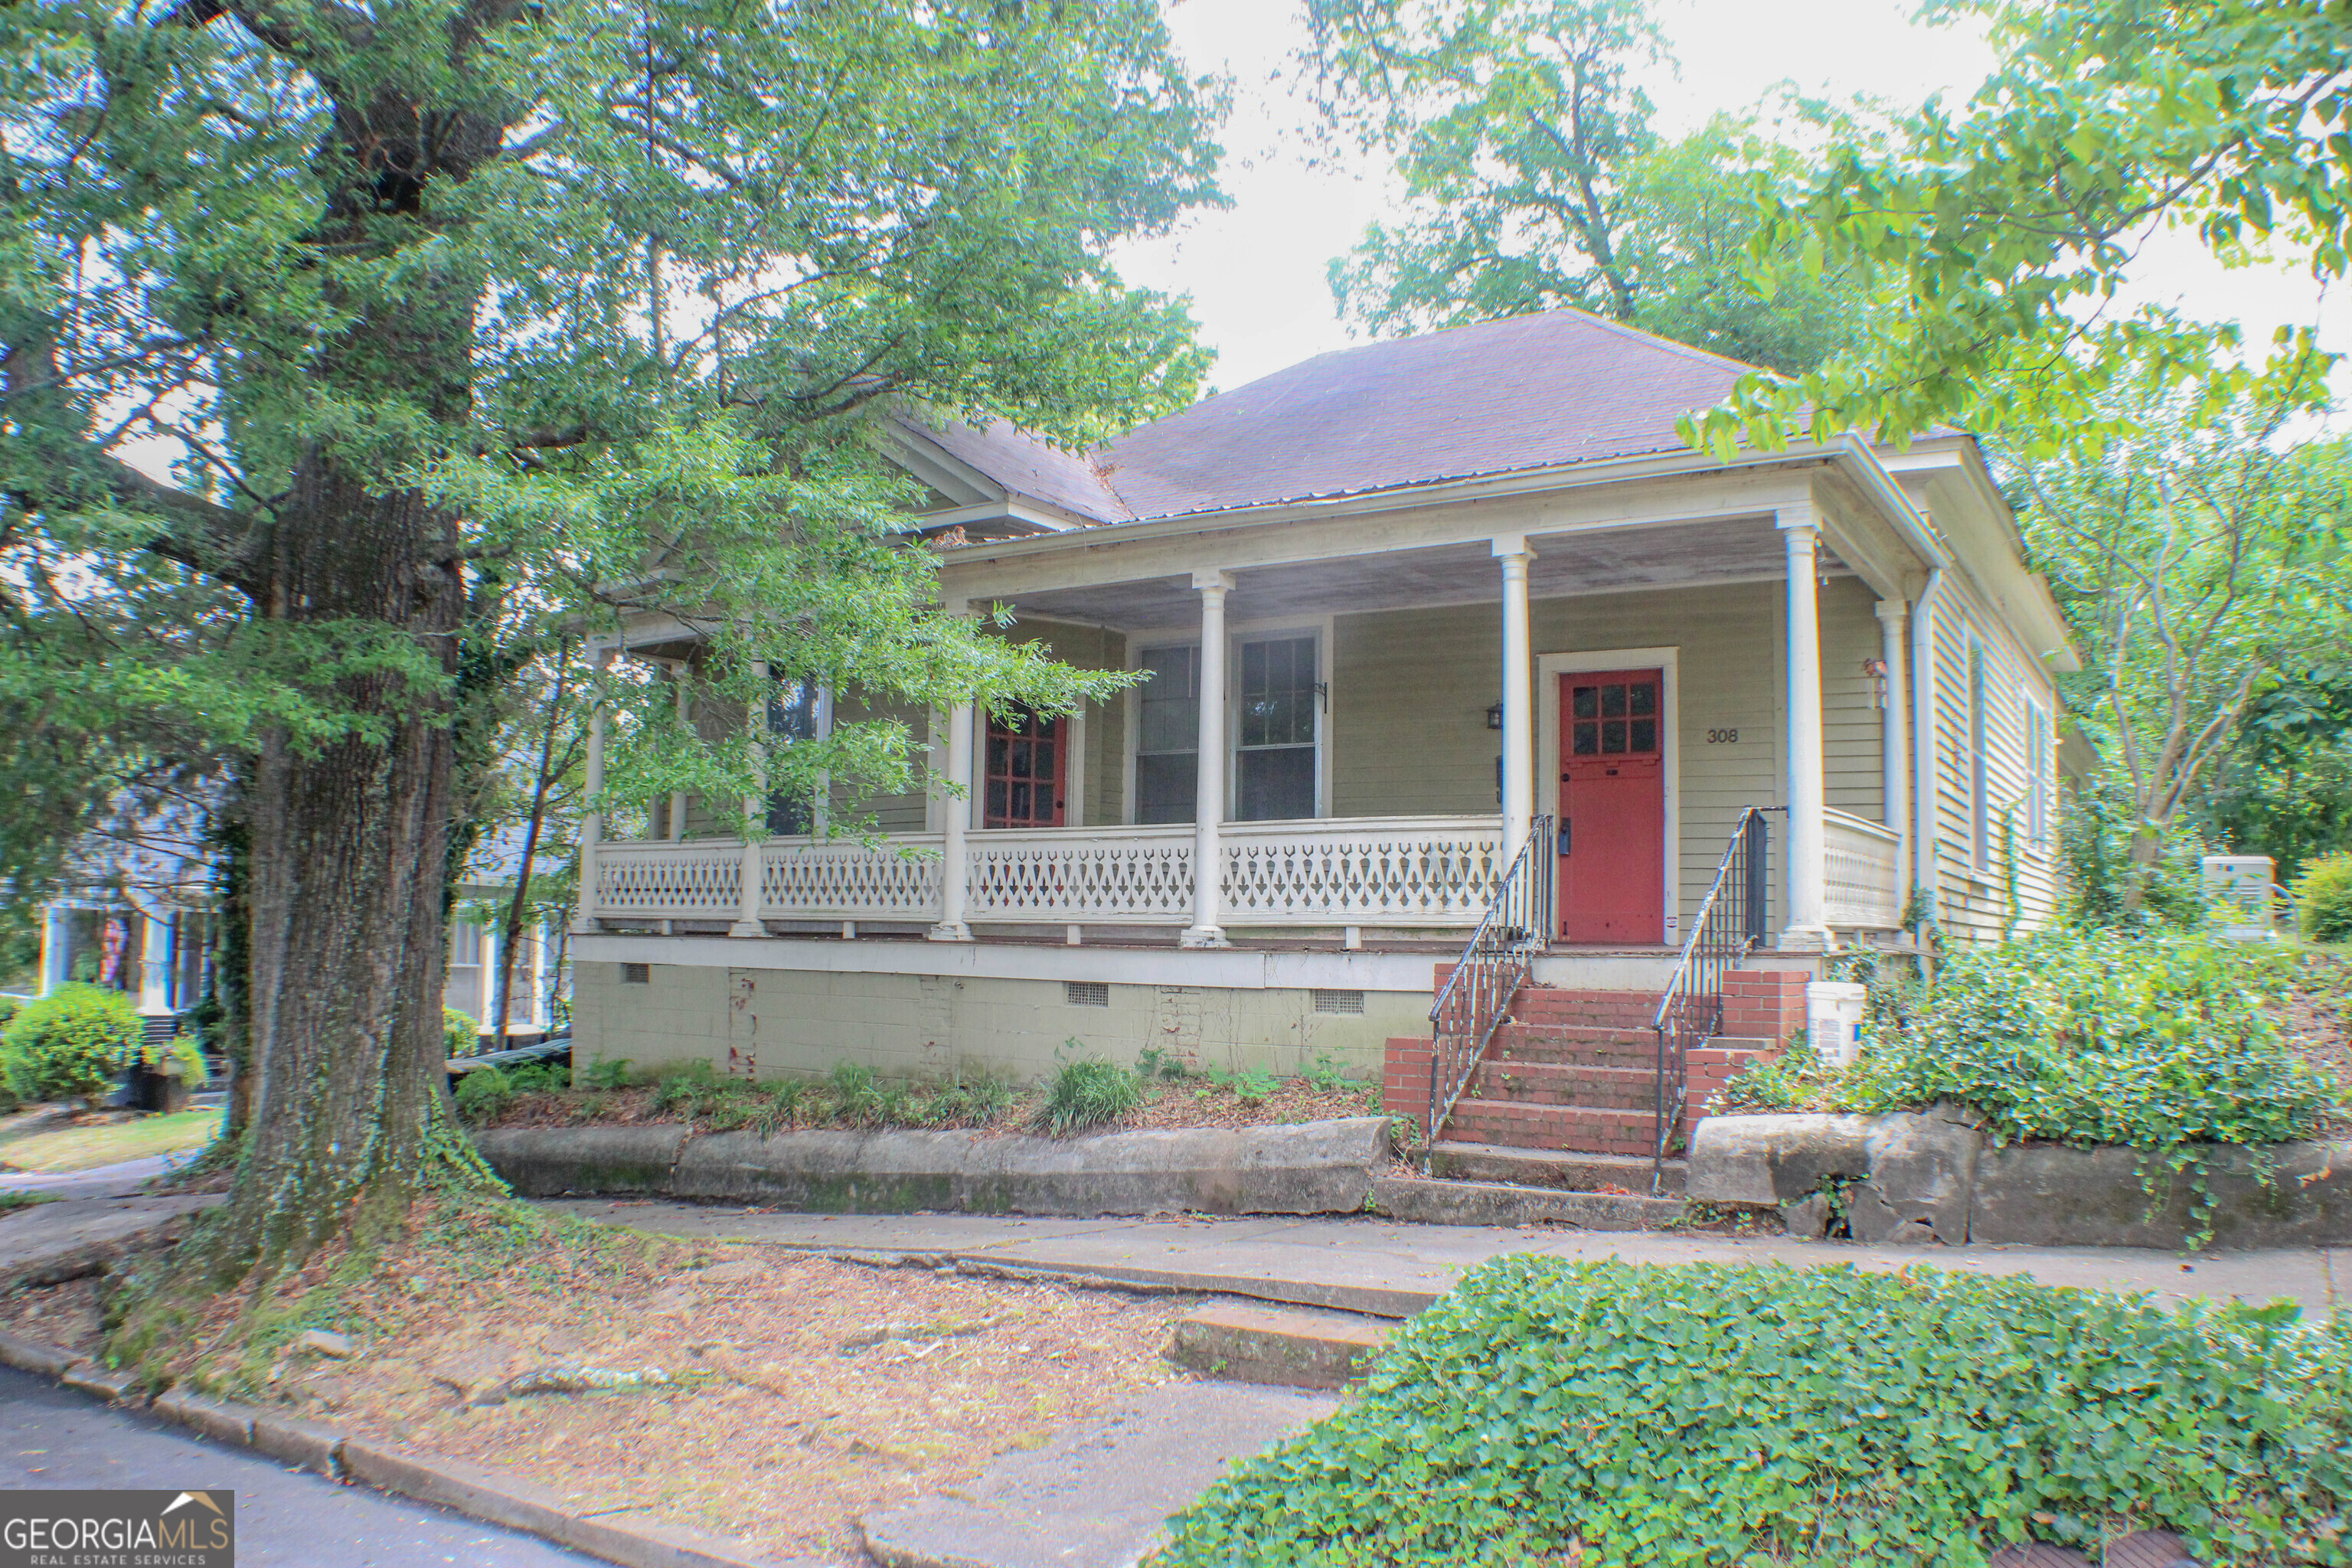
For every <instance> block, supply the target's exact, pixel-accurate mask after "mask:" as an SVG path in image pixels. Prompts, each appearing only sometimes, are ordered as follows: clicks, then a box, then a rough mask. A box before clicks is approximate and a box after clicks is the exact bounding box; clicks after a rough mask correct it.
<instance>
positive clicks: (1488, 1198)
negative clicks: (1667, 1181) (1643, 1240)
mask: <svg viewBox="0 0 2352 1568" xmlns="http://www.w3.org/2000/svg"><path fill="white" fill-rule="evenodd" d="M1689 1206H1690V1205H1687V1204H1685V1202H1684V1201H1683V1200H1682V1199H1680V1198H1651V1197H1642V1196H1638V1195H1635V1194H1630V1193H1626V1194H1619V1193H1561V1192H1550V1191H1547V1190H1545V1189H1544V1188H1541V1187H1520V1186H1512V1185H1509V1184H1506V1183H1501V1182H1460V1181H1447V1180H1445V1179H1444V1178H1442V1177H1437V1178H1431V1177H1422V1178H1414V1177H1406V1176H1382V1177H1381V1179H1380V1180H1378V1181H1376V1182H1374V1183H1373V1184H1372V1208H1373V1210H1374V1211H1375V1212H1376V1213H1379V1214H1382V1215H1387V1216H1388V1217H1389V1218H1391V1219H1400V1220H1404V1221H1406V1222H1407V1223H1409V1224H1412V1225H1499V1226H1520V1225H1571V1226H1576V1227H1577V1228H1578V1229H1579V1230H1654V1229H1656V1228H1657V1227H1658V1226H1662V1225H1664V1224H1665V1223H1666V1222H1667V1221H1668V1220H1671V1219H1675V1218H1678V1217H1679V1216H1681V1215H1684V1214H1685V1213H1686V1212H1688V1210H1689Z"/></svg>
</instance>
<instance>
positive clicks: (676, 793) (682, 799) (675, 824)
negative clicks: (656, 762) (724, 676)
mask: <svg viewBox="0 0 2352 1568" xmlns="http://www.w3.org/2000/svg"><path fill="white" fill-rule="evenodd" d="M686 672H687V663H686V660H684V659H682V658H681V659H677V660H676V661H674V662H673V663H672V664H671V665H670V667H669V677H670V679H671V680H672V681H673V682H675V683H676V685H677V721H678V723H679V724H681V725H691V724H692V723H693V722H694V706H693V701H692V700H691V699H690V698H689V697H688V694H687V685H686ZM664 826H667V828H668V829H669V834H668V837H669V841H670V842H671V843H673V844H675V843H677V841H678V840H680V839H681V838H684V837H686V792H685V791H684V790H682V789H674V790H672V791H670V792H669V821H668V822H667V823H666V824H664Z"/></svg>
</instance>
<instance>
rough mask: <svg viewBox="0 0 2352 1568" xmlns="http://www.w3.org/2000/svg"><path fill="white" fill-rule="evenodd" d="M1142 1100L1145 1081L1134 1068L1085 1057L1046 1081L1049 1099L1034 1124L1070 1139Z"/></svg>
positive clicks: (1067, 1064)
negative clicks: (1075, 1133)
mask: <svg viewBox="0 0 2352 1568" xmlns="http://www.w3.org/2000/svg"><path fill="white" fill-rule="evenodd" d="M1070 1043H1071V1044H1072V1045H1074V1046H1075V1045H1076V1044H1077V1042H1076V1041H1075V1040H1073V1041H1071V1042H1070ZM1142 1103H1143V1080H1142V1079H1139V1078H1138V1077H1137V1076H1136V1075H1135V1071H1134V1069H1133V1068H1124V1067H1121V1066H1119V1064H1118V1063H1117V1062H1115V1061H1112V1060H1111V1059H1110V1058H1108V1057H1081V1058H1078V1059H1076V1061H1068V1062H1064V1063H1063V1064H1062V1065H1061V1066H1060V1067H1059V1068H1056V1069H1055V1073H1054V1076H1053V1077H1052V1078H1051V1079H1048V1080H1046V1084H1045V1101H1044V1103H1043V1104H1041V1105H1039V1106H1038V1107H1037V1110H1036V1113H1035V1115H1034V1116H1033V1117H1032V1118H1031V1119H1030V1125H1031V1126H1032V1127H1033V1128H1034V1129H1035V1130H1036V1131H1040V1132H1043V1133H1045V1135H1046V1136H1047V1137H1049V1138H1066V1137H1068V1136H1069V1135H1070V1134H1071V1133H1073V1132H1083V1131H1086V1130H1087V1128H1089V1127H1100V1126H1102V1125H1103V1124H1104V1123H1105V1122H1108V1121H1118V1119H1119V1118H1120V1117H1122V1116H1124V1115H1126V1114H1127V1113H1128V1112H1129V1111H1130V1110H1134V1109H1135V1108H1136V1107H1137V1106H1139V1105H1141V1104H1142Z"/></svg>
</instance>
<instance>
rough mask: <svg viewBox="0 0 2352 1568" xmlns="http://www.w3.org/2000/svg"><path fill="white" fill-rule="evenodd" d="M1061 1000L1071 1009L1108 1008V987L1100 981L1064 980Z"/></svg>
mask: <svg viewBox="0 0 2352 1568" xmlns="http://www.w3.org/2000/svg"><path fill="white" fill-rule="evenodd" d="M1062 1000H1063V1001H1065V1002H1066V1003H1068V1004H1069V1005H1071V1006H1073V1007H1108V1006H1109V1005H1110V986H1109V985H1108V984H1107V983H1105V982H1103V981H1100V980H1065V981H1063V982H1062Z"/></svg>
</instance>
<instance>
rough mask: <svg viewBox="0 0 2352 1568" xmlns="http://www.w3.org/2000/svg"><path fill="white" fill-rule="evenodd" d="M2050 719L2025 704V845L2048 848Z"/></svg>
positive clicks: (2039, 706) (2039, 708) (2036, 704)
mask: <svg viewBox="0 0 2352 1568" xmlns="http://www.w3.org/2000/svg"><path fill="white" fill-rule="evenodd" d="M2050 752H2051V742H2050V715H2049V714H2047V713H2045V712H2043V711H2042V704H2040V703H2039V702H2036V701H2034V700H2032V699H2031V698H2029V699H2027V700H2026V703H2025V841H2026V842H2027V843H2028V844H2031V845H2032V846H2033V847H2034V848H2036V849H2048V848H2049V847H2050V796H2051V794H2052V786H2053V783H2054V781H2053V779H2052V778H2051V776H2050V775H2051V767H2050Z"/></svg>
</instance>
